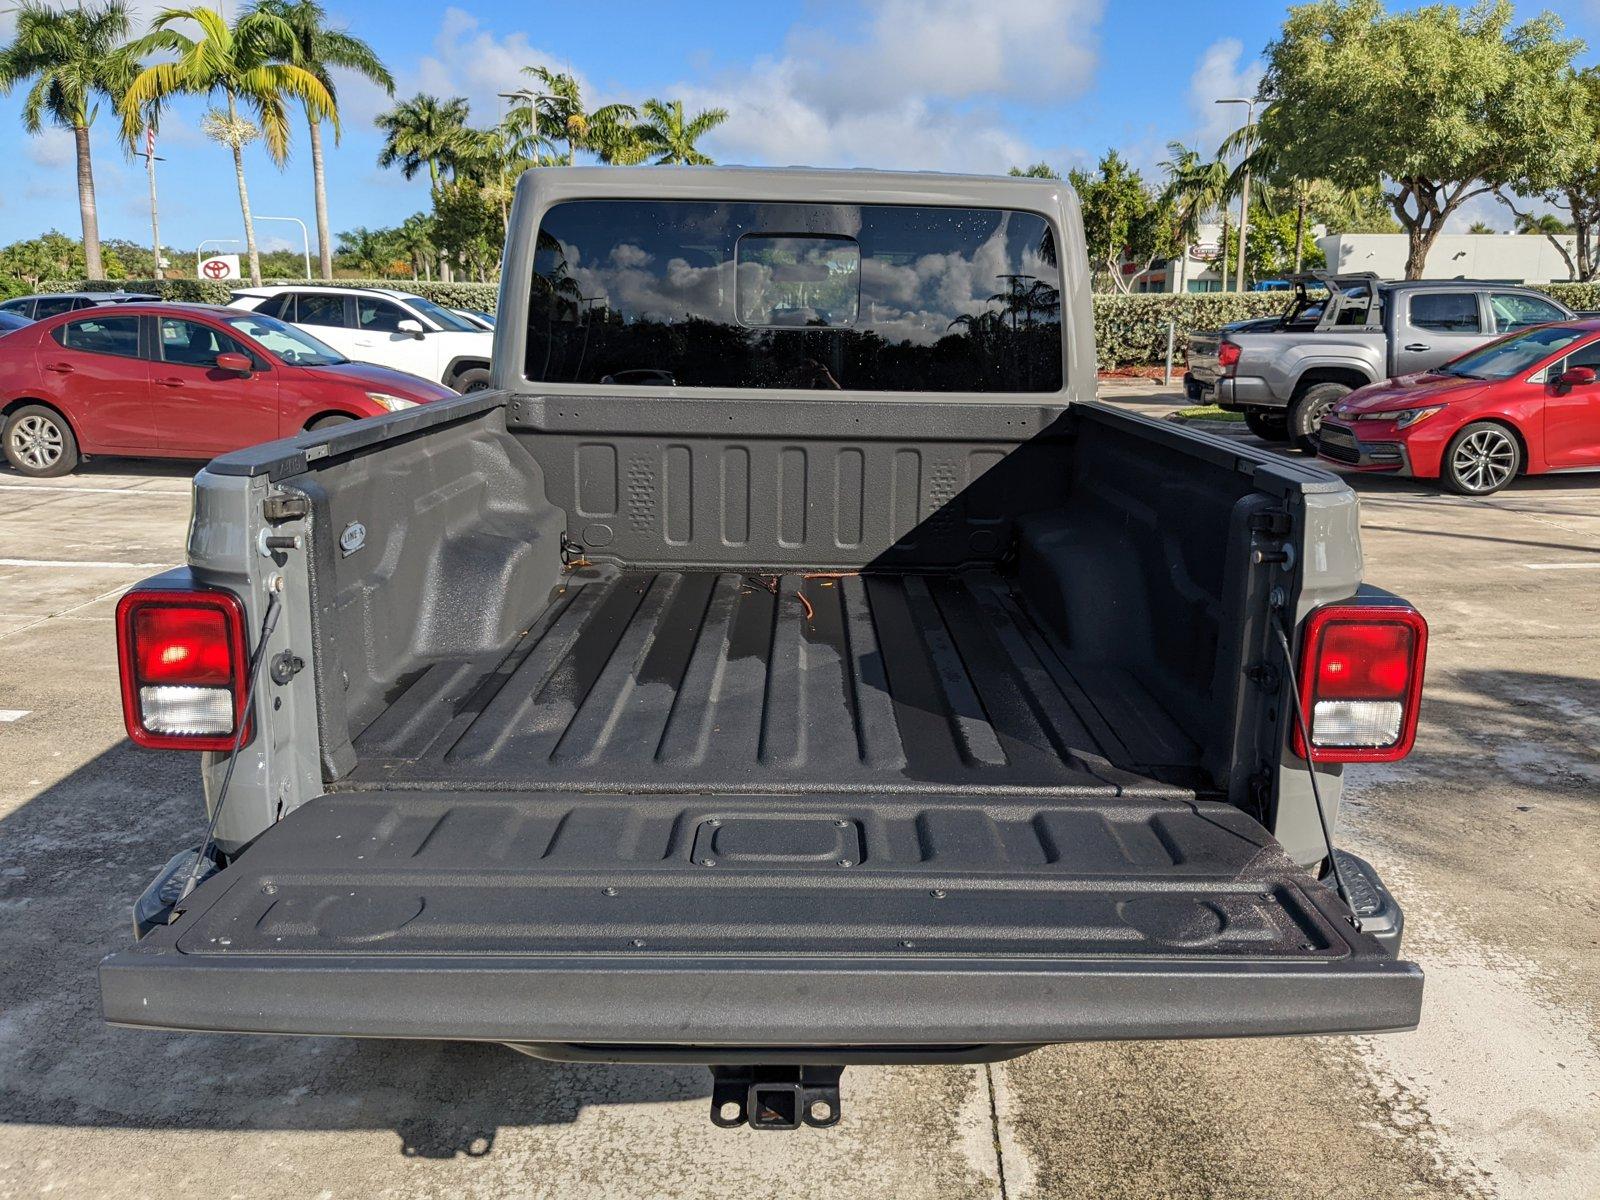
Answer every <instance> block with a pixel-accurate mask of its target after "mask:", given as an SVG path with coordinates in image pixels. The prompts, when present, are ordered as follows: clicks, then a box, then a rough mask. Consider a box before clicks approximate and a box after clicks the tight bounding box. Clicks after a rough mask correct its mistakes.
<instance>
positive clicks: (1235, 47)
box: [1189, 38, 1262, 156]
mask: <svg viewBox="0 0 1600 1200" xmlns="http://www.w3.org/2000/svg"><path fill="white" fill-rule="evenodd" d="M1243 58H1244V46H1243V44H1242V43H1241V42H1240V41H1239V39H1237V38H1222V39H1221V40H1219V41H1215V42H1212V43H1211V45H1209V46H1207V47H1206V48H1205V51H1204V52H1203V53H1202V54H1201V55H1200V61H1199V62H1198V63H1197V64H1196V65H1195V69H1194V74H1193V75H1191V76H1190V77H1189V112H1190V115H1191V116H1192V117H1193V118H1194V138H1195V148H1196V149H1198V150H1199V151H1200V153H1201V154H1203V155H1207V156H1210V155H1212V154H1215V153H1216V150H1217V146H1218V144H1219V143H1220V142H1221V141H1222V139H1223V138H1225V137H1227V136H1228V134H1230V133H1232V132H1233V131H1234V130H1235V129H1237V128H1239V126H1240V125H1242V124H1244V120H1245V113H1246V109H1245V106H1244V105H1242V104H1218V103H1217V101H1218V100H1222V99H1229V98H1232V97H1249V96H1254V95H1255V94H1256V88H1258V87H1259V86H1260V85H1261V75H1262V65H1261V61H1260V60H1259V59H1251V60H1250V61H1249V62H1241V61H1240V60H1241V59H1243Z"/></svg>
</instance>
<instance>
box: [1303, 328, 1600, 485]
mask: <svg viewBox="0 0 1600 1200" xmlns="http://www.w3.org/2000/svg"><path fill="white" fill-rule="evenodd" d="M1597 371H1600V320H1581V321H1563V322H1560V323H1558V324H1554V325H1540V326H1537V327H1535V328H1533V329H1525V330H1522V331H1520V332H1518V333H1514V334H1511V335H1510V336H1508V337H1503V338H1501V339H1499V340H1498V341H1494V342H1490V343H1489V344H1488V345H1486V346H1481V347H1479V348H1478V349H1476V350H1474V351H1472V352H1471V353H1468V354H1464V355H1462V356H1461V357H1460V358H1457V359H1454V360H1452V361H1451V362H1448V363H1446V364H1445V365H1444V366H1442V367H1437V368H1435V369H1434V370H1432V371H1428V372H1425V373H1423V374H1420V375H1402V376H1401V377H1400V378H1398V379H1391V380H1389V381H1388V382H1386V383H1375V384H1371V385H1369V386H1367V387H1364V388H1361V389H1359V390H1358V391H1354V392H1351V393H1350V394H1349V395H1348V396H1346V397H1344V399H1342V400H1340V401H1339V402H1338V404H1337V406H1336V407H1335V408H1334V409H1333V411H1332V412H1330V413H1329V414H1328V415H1327V417H1325V418H1324V419H1323V422H1322V428H1321V430H1320V431H1319V433H1318V435H1317V438H1318V440H1317V452H1318V453H1319V454H1320V455H1321V456H1322V457H1323V458H1324V459H1326V460H1327V461H1329V462H1332V463H1337V464H1338V465H1340V466H1342V467H1346V468H1349V469H1353V470H1357V471H1378V472H1387V473H1389V474H1393V475H1408V476H1414V477H1416V478H1418V479H1438V480H1441V481H1442V482H1443V483H1444V485H1445V486H1446V487H1448V488H1449V489H1450V490H1451V491H1454V492H1460V493H1461V494H1462V495H1464V496H1487V495H1489V494H1490V493H1491V492H1497V491H1499V490H1500V489H1501V488H1503V487H1505V486H1506V484H1508V483H1510V482H1511V481H1512V480H1513V479H1515V478H1516V477H1517V476H1518V475H1542V474H1544V473H1545V472H1547V471H1584V470H1597V469H1600V382H1597V377H1596V372H1597Z"/></svg>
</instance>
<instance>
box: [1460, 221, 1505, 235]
mask: <svg viewBox="0 0 1600 1200" xmlns="http://www.w3.org/2000/svg"><path fill="white" fill-rule="evenodd" d="M1467 232H1468V233H1499V232H1500V231H1499V230H1498V229H1496V228H1495V227H1494V226H1493V225H1491V224H1489V222H1487V221H1474V222H1473V223H1472V224H1471V225H1469V226H1468V227H1467Z"/></svg>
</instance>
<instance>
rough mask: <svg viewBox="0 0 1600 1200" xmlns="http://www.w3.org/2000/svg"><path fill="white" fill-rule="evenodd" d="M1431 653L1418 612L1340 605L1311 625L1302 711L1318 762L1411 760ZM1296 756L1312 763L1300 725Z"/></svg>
mask: <svg viewBox="0 0 1600 1200" xmlns="http://www.w3.org/2000/svg"><path fill="white" fill-rule="evenodd" d="M1427 649H1428V623H1427V622H1426V621H1424V620H1423V619H1422V614H1421V613H1419V612H1417V611H1416V609H1414V608H1405V607H1401V606H1398V605H1396V606H1383V605H1332V606H1329V607H1327V608H1319V609H1317V610H1316V611H1315V612H1313V613H1312V614H1311V616H1310V618H1309V619H1308V620H1307V621H1306V636H1305V643H1304V646H1303V648H1302V650H1301V659H1300V679H1299V688H1300V705H1301V708H1302V709H1303V710H1304V712H1305V719H1306V724H1307V725H1308V726H1310V729H1311V753H1310V755H1309V757H1310V758H1312V759H1313V760H1314V761H1316V762H1327V763H1340V762H1394V761H1395V760H1396V759H1401V758H1404V757H1405V756H1406V755H1407V754H1409V753H1410V752H1411V746H1412V743H1413V742H1415V741H1416V737H1417V707H1418V704H1419V703H1420V701H1421V699H1422V671H1423V664H1424V661H1425V659H1426V656H1427ZM1294 751H1295V753H1296V754H1298V755H1300V757H1302V758H1305V757H1307V754H1306V744H1305V739H1304V737H1302V736H1301V732H1300V728H1299V725H1298V724H1297V725H1296V726H1295V730H1294Z"/></svg>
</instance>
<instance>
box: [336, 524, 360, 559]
mask: <svg viewBox="0 0 1600 1200" xmlns="http://www.w3.org/2000/svg"><path fill="white" fill-rule="evenodd" d="M366 544H367V527H366V526H365V525H363V524H362V523H361V522H360V521H351V522H350V524H348V525H346V526H345V527H344V532H343V533H341V534H340V535H339V549H340V551H342V552H343V554H344V556H345V557H346V558H349V557H350V556H351V555H352V554H354V553H355V552H356V551H357V550H359V549H361V547H363V546H365V545H366Z"/></svg>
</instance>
